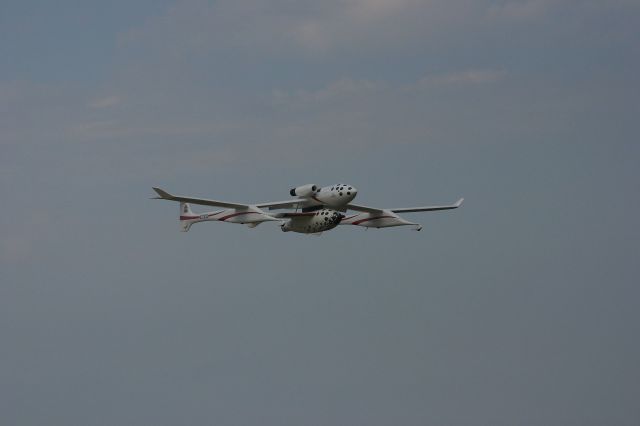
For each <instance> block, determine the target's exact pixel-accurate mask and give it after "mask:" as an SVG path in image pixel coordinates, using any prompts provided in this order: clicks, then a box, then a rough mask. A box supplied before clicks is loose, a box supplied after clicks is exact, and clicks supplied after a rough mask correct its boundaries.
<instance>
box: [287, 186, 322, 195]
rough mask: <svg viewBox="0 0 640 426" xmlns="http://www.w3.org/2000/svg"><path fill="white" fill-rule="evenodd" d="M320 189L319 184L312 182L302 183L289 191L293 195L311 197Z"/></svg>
mask: <svg viewBox="0 0 640 426" xmlns="http://www.w3.org/2000/svg"><path fill="white" fill-rule="evenodd" d="M317 191H318V186H317V185H312V184H308V185H302V186H297V187H295V188H291V191H289V194H291V196H292V197H293V196H296V195H297V196H298V197H310V196H312V195H313V194H315V193H316V192H317Z"/></svg>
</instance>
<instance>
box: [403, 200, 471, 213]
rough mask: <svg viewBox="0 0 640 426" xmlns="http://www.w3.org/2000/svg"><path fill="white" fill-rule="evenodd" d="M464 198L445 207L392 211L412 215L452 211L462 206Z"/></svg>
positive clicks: (408, 208) (410, 208) (407, 208)
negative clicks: (413, 213) (415, 213)
mask: <svg viewBox="0 0 640 426" xmlns="http://www.w3.org/2000/svg"><path fill="white" fill-rule="evenodd" d="M463 201H464V198H460V199H459V200H458V201H456V202H455V203H454V204H449V205H445V206H426V207H405V208H400V209H391V211H392V212H394V213H410V212H434V211H438V210H451V209H457V208H458V207H460V206H461V205H462V202H463Z"/></svg>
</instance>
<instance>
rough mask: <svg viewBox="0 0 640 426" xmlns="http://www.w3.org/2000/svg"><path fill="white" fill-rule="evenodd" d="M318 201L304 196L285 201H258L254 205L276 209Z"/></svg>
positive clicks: (304, 205) (307, 204)
mask: <svg viewBox="0 0 640 426" xmlns="http://www.w3.org/2000/svg"><path fill="white" fill-rule="evenodd" d="M317 204H318V203H316V202H313V201H311V200H308V199H306V198H298V199H293V200H285V201H272V202H268V203H260V204H256V207H258V208H260V209H264V208H267V209H269V210H277V209H298V208H304V207H309V206H314V205H317Z"/></svg>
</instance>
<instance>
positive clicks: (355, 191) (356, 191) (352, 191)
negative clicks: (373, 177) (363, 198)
mask: <svg viewBox="0 0 640 426" xmlns="http://www.w3.org/2000/svg"><path fill="white" fill-rule="evenodd" d="M350 192H351V195H352V196H353V197H355V196H356V194H357V193H358V190H357V189H356V187H355V186H354V187H352V189H351V191H350Z"/></svg>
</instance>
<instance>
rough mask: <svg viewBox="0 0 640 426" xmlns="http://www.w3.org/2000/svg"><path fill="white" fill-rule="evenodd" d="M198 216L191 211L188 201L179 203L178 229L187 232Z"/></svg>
mask: <svg viewBox="0 0 640 426" xmlns="http://www.w3.org/2000/svg"><path fill="white" fill-rule="evenodd" d="M198 218H199V216H197V215H196V214H195V213H193V211H191V206H190V205H189V203H180V231H182V232H187V231H188V230H189V228H191V225H193V224H194V223H195V220H196V219H198Z"/></svg>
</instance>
